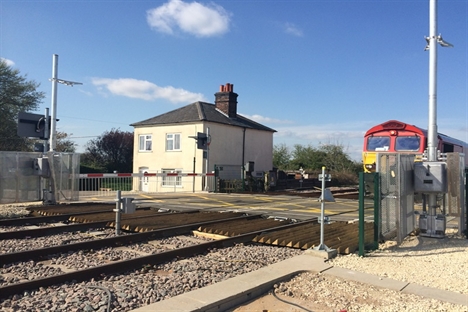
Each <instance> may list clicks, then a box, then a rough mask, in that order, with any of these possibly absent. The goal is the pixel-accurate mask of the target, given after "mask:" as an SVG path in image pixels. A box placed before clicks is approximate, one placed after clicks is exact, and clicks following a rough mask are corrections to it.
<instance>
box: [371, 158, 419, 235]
mask: <svg viewBox="0 0 468 312" xmlns="http://www.w3.org/2000/svg"><path fill="white" fill-rule="evenodd" d="M415 156H416V155H414V154H399V153H378V154H377V172H379V173H380V191H381V210H380V222H381V224H380V226H379V228H380V233H381V235H382V236H383V237H384V238H386V239H390V238H394V237H396V238H397V241H398V243H401V242H402V241H403V239H404V238H405V237H406V236H407V235H408V234H409V233H411V232H412V231H413V230H414V226H415V217H414V187H413V182H412V181H413V168H414V159H415Z"/></svg>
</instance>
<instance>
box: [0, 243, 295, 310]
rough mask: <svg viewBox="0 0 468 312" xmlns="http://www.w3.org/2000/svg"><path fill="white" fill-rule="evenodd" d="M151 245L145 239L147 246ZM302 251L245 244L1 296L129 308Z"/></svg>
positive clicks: (54, 306) (4, 304) (9, 303)
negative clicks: (77, 281) (123, 271)
mask: <svg viewBox="0 0 468 312" xmlns="http://www.w3.org/2000/svg"><path fill="white" fill-rule="evenodd" d="M167 240H168V241H166V242H163V243H162V245H164V246H168V245H178V244H193V243H195V240H193V239H185V241H186V242H185V243H182V242H175V241H174V238H171V239H167ZM148 246H149V244H145V248H148ZM166 248H167V247H166ZM301 253H302V251H300V250H294V249H289V248H277V247H271V246H259V245H242V244H241V245H237V246H234V247H230V248H225V249H213V250H211V251H209V252H208V253H207V254H206V255H199V256H194V257H190V258H186V259H177V260H174V261H170V262H167V263H164V264H161V265H148V266H145V267H143V268H141V269H139V270H136V271H132V272H126V273H124V274H118V275H107V276H104V277H103V278H102V279H99V280H92V281H89V282H81V283H68V284H62V285H58V286H53V287H46V288H40V289H38V290H34V291H30V292H29V291H27V292H24V293H22V294H17V295H14V296H12V297H10V298H8V299H4V300H2V301H0V311H129V310H132V309H135V308H138V307H141V306H144V305H148V304H151V303H154V302H157V301H160V300H164V299H167V298H170V297H173V296H177V295H179V294H181V293H184V292H187V291H191V290H194V289H197V288H200V287H205V286H207V285H210V284H213V283H217V282H220V281H222V280H225V279H228V278H231V277H234V276H237V275H240V274H245V273H248V272H251V271H254V270H258V269H259V268H261V267H264V266H266V265H269V264H272V263H275V262H278V261H282V260H284V259H287V258H290V257H293V256H296V255H299V254H301ZM80 256H81V255H80ZM70 261H81V262H82V261H84V260H80V259H73V260H71V258H70ZM67 265H69V264H65V266H67ZM23 269H24V268H22V270H23ZM26 269H27V268H26ZM35 272H36V270H31V271H30V272H29V273H30V276H32V277H34V276H37V275H36V273H35ZM10 273H12V272H10ZM35 278H37V277H35ZM109 294H110V295H111V299H110V301H109ZM109 305H110V306H109Z"/></svg>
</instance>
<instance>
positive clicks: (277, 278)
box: [133, 254, 331, 312]
mask: <svg viewBox="0 0 468 312" xmlns="http://www.w3.org/2000/svg"><path fill="white" fill-rule="evenodd" d="M330 268H331V266H330V265H328V264H326V263H325V261H324V260H323V259H320V258H319V257H314V256H311V255H306V254H304V255H300V256H297V257H294V258H291V259H287V260H284V261H281V262H278V263H275V264H272V265H270V266H267V267H264V268H261V269H259V270H257V271H254V272H250V273H247V274H243V275H240V276H237V277H235V278H231V279H228V280H225V281H222V282H219V283H216V284H213V285H210V286H207V287H204V288H200V289H196V290H194V291H190V292H187V293H184V294H181V295H179V296H176V297H172V298H169V299H166V300H163V301H160V302H156V303H154V304H150V305H148V306H144V307H141V308H138V309H135V310H133V311H134V312H144V311H145V312H149V311H181V312H182V311H187V312H188V311H193V312H195V311H197V312H201V311H203V312H214V311H226V310H227V309H231V308H235V307H237V306H239V305H241V304H243V303H245V302H247V301H249V300H251V299H254V298H256V297H259V296H260V295H262V294H264V293H266V292H268V290H270V289H271V288H272V287H273V285H274V284H276V283H279V282H281V281H284V280H288V279H290V278H291V277H292V276H294V275H296V274H299V273H301V272H317V273H320V272H322V271H325V270H327V269H330Z"/></svg>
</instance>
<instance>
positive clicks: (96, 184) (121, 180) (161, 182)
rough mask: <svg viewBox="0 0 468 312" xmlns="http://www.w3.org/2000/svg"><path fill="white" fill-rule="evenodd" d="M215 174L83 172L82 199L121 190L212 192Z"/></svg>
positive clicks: (125, 191) (125, 193)
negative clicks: (208, 186)
mask: <svg viewBox="0 0 468 312" xmlns="http://www.w3.org/2000/svg"><path fill="white" fill-rule="evenodd" d="M214 179H215V174H214V173H193V172H188V173H183V172H165V173H160V172H157V173H83V174H80V175H79V190H80V198H83V197H88V196H92V197H101V196H109V195H111V194H112V193H111V192H115V191H118V190H120V191H121V192H122V194H123V195H127V194H153V193H174V192H185V193H187V192H197V191H213V190H210V189H209V188H207V187H206V186H205V185H213V184H214V183H213V182H212V181H211V180H214Z"/></svg>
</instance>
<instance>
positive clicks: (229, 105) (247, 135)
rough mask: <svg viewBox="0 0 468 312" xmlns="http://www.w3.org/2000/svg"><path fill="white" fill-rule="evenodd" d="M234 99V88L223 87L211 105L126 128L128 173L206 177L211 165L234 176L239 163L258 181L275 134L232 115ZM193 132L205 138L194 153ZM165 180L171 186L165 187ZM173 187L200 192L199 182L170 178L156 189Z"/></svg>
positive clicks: (268, 165) (269, 165)
mask: <svg viewBox="0 0 468 312" xmlns="http://www.w3.org/2000/svg"><path fill="white" fill-rule="evenodd" d="M237 97H238V94H237V93H234V85H233V84H230V83H227V84H226V85H221V86H220V89H219V92H217V93H215V104H210V103H205V102H195V103H192V104H189V105H187V106H184V107H181V108H178V109H175V110H173V111H170V112H168V113H165V114H162V115H159V116H156V117H152V118H149V119H146V120H143V121H140V122H136V123H133V124H131V126H133V127H134V155H133V172H140V173H142V172H146V173H174V172H176V173H191V172H195V173H206V172H213V170H214V166H215V165H217V166H223V167H225V168H228V167H229V168H231V167H234V168H235V174H236V175H238V176H239V177H240V176H241V171H242V168H243V166H244V165H245V164H249V165H250V166H249V167H250V168H252V165H253V169H254V170H253V174H256V175H258V176H260V175H261V174H263V172H268V171H269V170H272V167H273V133H274V132H276V130H273V129H271V128H269V127H266V126H264V125H261V124H259V123H257V122H255V121H253V120H250V119H248V118H245V117H243V116H241V115H238V114H237ZM198 133H204V134H206V135H207V137H208V138H209V139H208V144H207V146H206V147H205V149H201V148H197V139H196V138H197V135H198ZM198 147H200V146H198ZM223 167H221V169H222V168H223ZM170 178H173V183H168V181H169V179H170ZM174 182H175V184H176V185H177V187H181V188H183V187H186V188H188V190H192V189H193V190H195V191H199V190H204V189H205V188H204V185H203V184H204V182H202V181H200V182H196V183H195V184H194V185H190V186H188V185H186V184H184V183H180V180H174V177H167V178H166V181H162V182H160V187H164V186H167V187H172V186H174V185H175V184H174ZM159 191H162V190H161V188H159Z"/></svg>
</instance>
